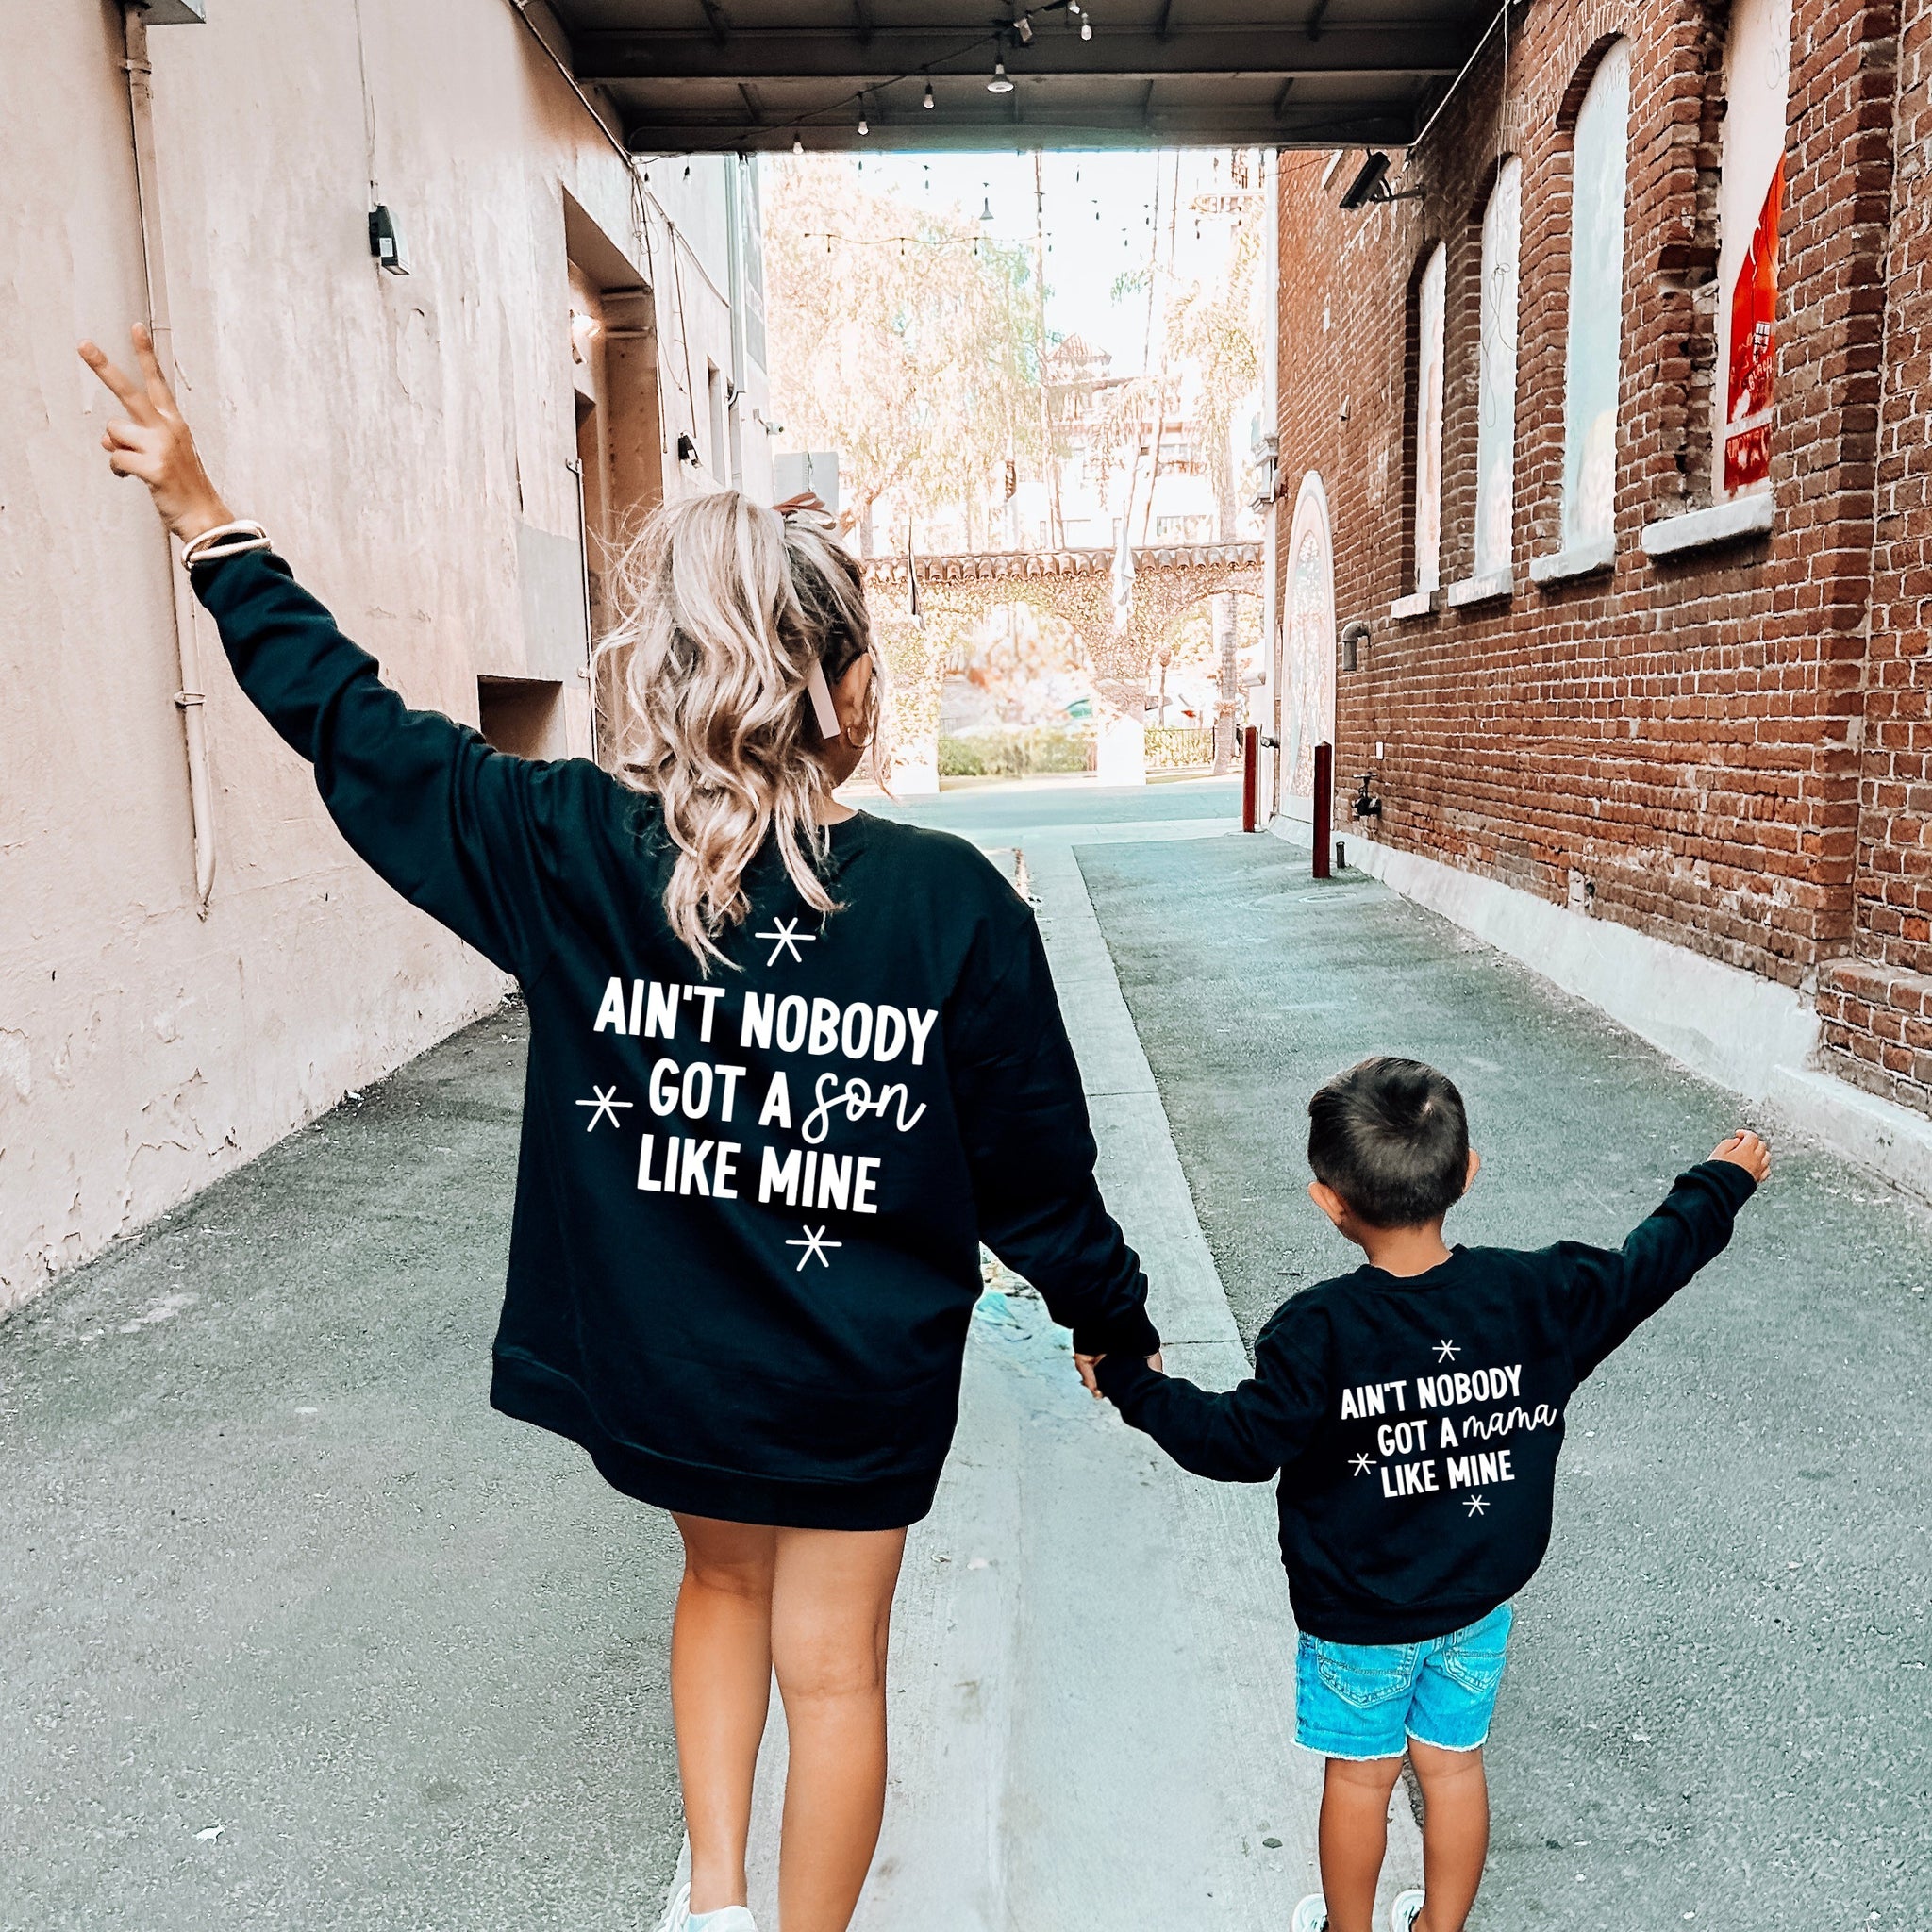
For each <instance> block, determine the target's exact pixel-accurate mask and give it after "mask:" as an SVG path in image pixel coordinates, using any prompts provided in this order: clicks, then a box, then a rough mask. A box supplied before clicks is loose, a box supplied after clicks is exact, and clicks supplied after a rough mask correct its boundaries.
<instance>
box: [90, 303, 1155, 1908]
mask: <svg viewBox="0 0 1932 1932" xmlns="http://www.w3.org/2000/svg"><path fill="white" fill-rule="evenodd" d="M134 342H135V350H136V354H137V357H138V358H139V361H140V366H141V372H142V374H141V377H140V378H139V379H135V378H131V377H129V376H127V375H125V374H124V373H122V372H121V371H119V370H118V369H116V368H115V367H114V366H113V364H112V363H110V362H109V361H108V358H107V357H106V356H105V355H103V354H102V352H101V351H100V350H99V349H98V348H96V347H95V346H94V345H93V344H92V343H83V344H82V345H81V355H82V357H83V358H84V359H85V360H86V361H87V362H88V364H89V366H90V367H91V368H92V369H93V370H94V372H95V373H96V374H97V375H99V376H100V377H101V379H102V380H103V381H104V382H106V383H107V385H108V388H109V389H111V390H112V391H113V392H114V394H115V396H116V397H117V398H118V399H119V401H120V402H121V404H122V405H123V407H124V408H125V417H123V418H122V419H120V420H117V421H115V422H114V423H112V424H110V425H109V426H108V431H107V434H106V436H105V437H104V438H103V442H104V444H105V446H106V448H107V450H108V456H109V458H110V461H111V466H112V468H113V469H114V470H115V471H116V472H117V474H119V475H126V476H137V477H139V478H141V479H142V481H143V482H144V483H146V484H147V485H148V487H149V489H150V490H151V491H153V494H154V500H155V505H156V508H157V509H158V511H159V513H160V515H161V517H162V518H163V520H164V521H165V522H166V523H167V525H168V526H169V527H170V528H171V529H172V530H173V531H174V532H175V535H176V536H177V537H179V538H180V539H182V541H183V542H184V544H185V545H186V546H187V547H186V551H185V558H186V560H187V562H188V564H189V567H190V571H191V575H192V581H193V585H194V589H195V592H196V594H197V595H198V596H199V597H200V598H201V600H202V602H203V603H204V604H205V605H206V606H207V607H208V610H209V611H210V612H212V613H213V616H214V618H215V621H216V623H217V624H218V625H219V626H220V628H221V634H222V641H223V644H224V646H225V649H226V651H227V654H228V658H229V661H230V663H231V664H232V665H233V667H234V670H235V675H236V676H237V678H238V679H239V680H240V682H241V685H242V690H243V691H246V692H247V694H248V696H249V697H250V698H251V699H252V700H253V701H254V703H255V704H256V705H257V706H258V707H259V708H260V709H261V711H262V712H263V714H264V715H265V716H266V717H267V718H268V720H269V722H270V723H271V724H273V725H274V726H275V729H276V731H278V732H279V733H280V734H281V736H282V737H283V738H284V739H285V740H286V741H288V742H289V743H290V744H291V746H292V747H293V748H294V749H295V750H296V751H297V752H299V753H301V754H302V755H303V756H304V757H306V758H308V759H309V760H310V761H311V762H312V763H313V765H314V767H315V774H316V783H317V786H318V789H319V790H320V791H321V793H322V796H323V800H324V802H325V805H326V806H327V808H328V810H329V812H330V814H331V816H332V817H333V818H334V819H335V822H336V824H338V825H339V826H340V827H341V831H342V834H343V836H344V837H345V838H346V839H347V840H348V841H349V842H350V844H351V845H352V846H354V847H355V849H356V850H357V851H358V853H359V854H360V855H361V856H362V857H363V858H365V859H366V860H367V861H368V862H369V864H370V865H372V866H373V867H374V868H375V870H376V871H377V872H378V873H379V874H381V875H382V876H383V877H384V878H386V879H387V880H388V881H389V882H390V883H391V885H393V886H394V887H395V888H396V889H397V891H400V892H402V893H403V894H404V895H405V896H406V897H407V898H408V899H409V900H410V901H411V902H412V903H413V904H415V905H417V906H419V907H421V908H423V909H424V910H425V911H427V912H429V913H431V914H432V915H433V916H434V917H436V918H437V919H440V920H441V921H442V922H443V924H446V925H448V926H449V927H450V928H451V929H452V930H454V931H455V932H457V933H458V934H460V935H461V936H462V937H463V938H464V939H465V940H467V941H469V942H470V943H471V944H473V945H475V947H477V948H478V949H479V950H480V951H482V952H483V953H485V954H486V955H488V956H489V958H491V959H493V960H494V961H495V962H496V963H497V964H498V965H499V966H501V967H503V968H504V969H505V970H506V971H507V972H510V973H513V974H516V975H517V977H518V978H519V979H520V980H521V981H522V983H523V986H524V991H525V996H526V998H527V1000H528V1004H529V1011H530V1058H529V1070H528V1078H527V1084H526V1089H525V1109H524V1126H523V1141H522V1151H521V1156H520V1161H519V1168H518V1176H517V1196H516V1208H515V1215H514V1219H513V1223H512V1229H511V1237H510V1256H509V1278H508V1292H507V1296H506V1300H505V1304H504V1311H503V1320H502V1325H501V1327H500V1329H499V1331H498V1334H497V1340H496V1347H495V1359H494V1376H493V1382H492V1387H491V1401H492V1402H493V1403H494V1404H495V1406H496V1407H498V1408H500V1409H502V1410H504V1411H505V1412H506V1413H507V1414H509V1415H512V1416H517V1417H520V1418H522V1419H523V1420H525V1421H526V1422H530V1423H534V1424H538V1425H539V1426H540V1427H543V1428H548V1429H552V1430H555V1431H557V1432H558V1433H559V1434H561V1435H564V1436H567V1437H569V1438H571V1439H572V1440H573V1441H576V1442H579V1443H581V1444H582V1445H583V1447H584V1448H585V1449H586V1450H588V1451H589V1452H590V1455H591V1458H592V1459H593V1460H594V1462H595V1463H596V1466H597V1468H598V1469H599V1470H600V1471H601V1472H602V1474H603V1475H604V1476H605V1478H606V1479H607V1480H608V1481H609V1482H610V1483H611V1484H613V1485H614V1486H615V1487H616V1488H618V1489H620V1490H622V1491H625V1493H626V1494H628V1495H631V1496H635V1497H637V1498H639V1499H641V1501H643V1502H646V1503H651V1504H655V1505H657V1506H658V1507H662V1508H665V1509H668V1510H670V1511H672V1512H673V1513H674V1515H675V1519H676V1522H677V1526H678V1529H679V1531H680V1532H681V1533H682V1536H683V1539H684V1548H685V1559H686V1563H685V1574H684V1581H683V1586H682V1589H681V1591H680V1592H679V1596H678V1604H677V1613H676V1620H675V1624H674V1628H673V1637H672V1662H671V1689H672V1710H673V1715H674V1719H675V1724H676V1730H677V1749H678V1766H679V1771H680V1774H681V1776H682V1780H683V1785H684V1801H685V1815H686V1819H687V1822H688V1824H689V1829H690V1835H691V1882H690V1886H689V1888H688V1890H682V1891H680V1893H679V1896H678V1897H677V1899H676V1900H675V1901H674V1903H673V1907H672V1910H671V1914H670V1918H669V1920H668V1924H669V1925H670V1926H671V1927H672V1928H673V1932H687V1928H691V1932H700V1928H701V1932H748V1928H749V1927H750V1926H751V1918H750V1914H749V1912H748V1911H747V1910H746V1909H745V1877H744V1857H745V1839H746V1834H747V1831H748V1829H749V1824H750V1815H751V1790H752V1770H753V1765H754V1762H755V1760H756V1758H757V1756H758V1740H759V1738H760V1736H761V1734H762V1732H763V1729H764V1723H765V1713H766V1702H767V1695H768V1690H769V1686H770V1682H771V1679H772V1676H773V1675H774V1674H776V1677H777V1680H778V1688H779V1693H780V1695H781V1696H782V1697H783V1699H784V1702H785V1712H786V1719H787V1724H788V1728H789V1731H790V1736H791V1765H790V1771H789V1774H788V1781H787V1787H786V1799H785V1816H784V1831H783V1844H782V1847H781V1855H780V1862H779V1887H778V1889H779V1909H780V1911H781V1913H782V1915H783V1919H784V1932H842V1928H843V1927H844V1926H845V1925H846V1924H847V1922H848V1921H849V1919H850V1917H851V1914H852V1910H853V1907H854V1906H855V1905H856V1903H857V1901H858V1893H859V1889H860V1887H861V1886H862V1884H863V1883H864V1879H865V1874H866V1870H867V1867H868V1866H869V1864H870V1862H871V1859H872V1855H873V1850H874V1845H875V1844H876V1841H877V1837H878V1828H879V1821H880V1814H881V1810H882V1807H883V1804H884V1796H885V1771H886V1701H885V1659H886V1637H887V1627H888V1622H889V1618H890V1614H891V1600H892V1592H893V1589H894V1586H895V1584H896V1582H897V1578H898V1572H899V1561H900V1555H901V1551H902V1549H903V1547H904V1544H905V1538H906V1529H907V1526H908V1524H912V1523H915V1522H917V1521H918V1520H919V1519H920V1518H921V1517H922V1516H924V1514H925V1513H926V1511H927V1510H928V1509H929V1508H930V1507H931V1505H932V1499H933V1491H934V1489H935V1487H936V1485H937V1483H938V1481H939V1475H940V1469H941V1463H942V1462H943V1460H944V1458H945V1455H946V1450H947V1447H948V1445H949V1443H950V1441H951V1438H952V1432H953V1424H954V1420H955V1415H956V1410H957V1404H958V1386H959V1372H960V1361H961V1357H962V1353H963V1350H964V1347H965V1341H966V1330H967V1324H968V1321H969V1318H970V1316H971V1313H972V1309H973V1305H974V1300H975V1298H976V1296H977V1294H978V1291H979V1260H978V1252H979V1243H980V1241H985V1242H986V1243H987V1244H988V1245H989V1246H990V1247H991V1248H992V1249H993V1250H994V1251H995V1252H996V1253H997V1254H998V1255H999V1256H1000V1257H1002V1258H1003V1259H1004V1260H1006V1261H1007V1262H1008V1263H1009V1264H1010V1265H1011V1266H1012V1267H1013V1268H1014V1269H1015V1270H1016V1271H1017V1272H1018V1273H1019V1274H1022V1275H1024V1277H1025V1278H1026V1279H1027V1280H1029V1281H1031V1282H1033V1283H1034V1284H1035V1285H1036V1286H1037V1287H1038V1288H1039V1290H1040V1291H1041V1294H1042V1295H1043V1296H1044V1297H1045V1300H1046V1304H1047V1307H1049V1308H1050V1309H1051V1310H1052V1312H1053V1314H1054V1316H1055V1318H1056V1320H1058V1321H1059V1322H1061V1323H1063V1324H1068V1325H1070V1326H1072V1327H1073V1329H1074V1346H1075V1347H1076V1349H1078V1350H1079V1351H1081V1352H1082V1353H1083V1354H1085V1355H1097V1354H1100V1353H1103V1352H1122V1353H1124V1352H1129V1351H1131V1352H1133V1353H1136V1354H1140V1355H1142V1356H1152V1355H1153V1354H1154V1352H1155V1350H1156V1348H1157V1347H1158V1338H1157V1336H1156V1334H1155V1332H1154V1329H1153V1327H1152V1326H1151V1325H1150V1324H1149V1322H1148V1319H1147V1315H1146V1310H1145V1301H1146V1284H1145V1281H1144V1279H1143V1277H1142V1275H1141V1271H1140V1264H1139V1262H1138V1261H1137V1259H1136V1257H1135V1256H1134V1254H1133V1252H1132V1251H1131V1250H1130V1249H1129V1248H1128V1247H1127V1246H1126V1244H1125V1242H1124V1241H1123V1240H1122V1238H1121V1232H1120V1229H1119V1228H1118V1227H1117V1226H1116V1225H1115V1224H1114V1223H1113V1222H1112V1221H1111V1220H1110V1219H1109V1218H1108V1214H1107V1211H1106V1209H1105V1208H1103V1206H1102V1204H1101V1201H1100V1196H1099V1193H1098V1191H1097V1190H1096V1188H1095V1186H1094V1180H1093V1158H1094V1147H1093V1141H1092V1138H1091V1134H1090V1132H1089V1130H1088V1124H1087V1114H1086V1108H1085V1104H1084V1101H1083V1098H1082V1095H1081V1091H1080V1084H1079V1076H1078V1072H1077V1069H1076V1068H1075V1066H1074V1058H1073V1054H1072V1051H1071V1049H1070V1048H1069V1046H1068V1044H1067V1038H1066V1033H1065V1030H1064V1028H1063V1026H1062V1024H1061V1023H1060V1017H1059V1011H1058V1006H1057V1005H1056V1002H1055V999H1054V992H1053V986H1052V983H1051V980H1050V979H1049V977H1048V974H1047V967H1046V960H1045V956H1044V953H1043V951H1042V949H1041V942H1040V937H1039V934H1038V932H1037V931H1036V929H1035V925H1034V922H1033V918H1032V915H1031V913H1030V912H1029V911H1028V910H1027V908H1026V907H1025V906H1024V904H1023V903H1022V901H1021V900H1020V899H1019V898H1018V897H1016V896H1015V894H1014V893H1013V892H1012V891H1011V890H1010V889H1009V888H1008V886H1007V884H1006V882H1005V881H1004V880H1003V879H1002V878H1001V877H1000V876H999V874H997V873H996V872H995V871H994V870H993V869H992V867H991V866H990V865H989V864H987V862H986V861H985V860H984V859H983V858H981V857H980V856H979V855H978V854H977V853H976V852H974V850H973V849H972V848H971V847H970V846H968V845H966V844H964V843H962V842H961V841H958V840H956V839H951V838H947V837H944V836H942V835H941V834H938V833H934V832H928V831H922V830H918V829H915V828H912V827H909V826H904V825H897V824H889V823H886V822H884V821H882V820H878V819H874V818H872V817H869V816H867V815H865V814H863V813H856V812H854V811H852V810H851V809H850V808H848V807H846V806H844V805H841V803H839V802H838V800H837V799H835V798H834V796H833V790H834V788H835V787H836V786H838V785H839V784H841V782H842V781H843V780H844V779H846V778H847V777H849V776H850V775H851V774H852V773H853V772H854V771H855V770H856V769H857V767H858V760H859V758H860V757H861V756H862V754H863V752H864V750H865V748H866V746H867V744H868V742H869V741H870V740H871V739H872V736H873V727H874V717H875V712H876V695H875V694H876V691H877V681H876V666H875V662H874V648H873V642H872V636H871V631H870V627H869V625H868V622H867V616H866V608H865V600H864V595H863V591H862V587H861V584H860V579H859V575H858V569H857V567H856V566H855V565H854V563H853V562H852V560H851V558H849V557H848V556H847V555H846V554H845V553H844V551H843V550H841V548H840V547H839V546H838V544H837V543H836V542H835V541H833V539H832V537H831V535H830V534H829V531H828V528H827V526H826V525H825V523H824V519H823V518H821V517H818V516H816V515H814V514H812V513H811V512H809V511H807V510H801V511H798V512H796V513H794V514H791V515H787V516H781V515H780V514H778V513H777V512H774V511H773V510H769V509H764V508H758V507H757V506H755V505H754V504H752V503H750V502H749V501H748V500H747V499H745V498H744V497H742V496H740V495H738V494H736V493H735V492H732V491H719V492H718V493H716V494H713V495H708V496H704V497H700V498H697V499H695V500H693V501H689V502H685V503H682V504H680V505H678V506H677V507H675V508H672V509H669V510H666V511H664V512H661V513H660V514H659V515H658V517H657V518H656V519H655V520H654V521H653V523H652V524H651V525H650V526H649V528H648V529H647V530H646V531H645V532H644V533H643V535H642V536H641V538H640V539H639V541H638V542H637V544H636V545H635V546H634V547H633V549H632V550H631V552H630V554H629V556H628V557H627V558H626V559H625V567H624V569H623V570H622V571H621V572H620V574H619V577H620V583H621V585H622V587H623V588H622V591H621V593H620V597H619V603H620V605H621V607H623V610H624V615H623V618H622V621H621V622H620V623H619V625H617V627H616V629H615V631H614V633H613V635H612V636H611V637H610V638H609V639H608V640H607V641H606V642H605V643H604V644H603V645H602V647H601V649H600V654H599V660H598V671H599V677H598V680H597V690H598V691H599V692H600V693H602V694H603V698H604V713H605V715H604V716H603V717H602V720H601V723H602V727H603V733H604V741H605V743H606V744H607V746H608V747H610V758H611V763H612V765H613V767H614V770H613V771H608V772H607V771H605V770H603V769H601V768H600V767H598V766H597V765H594V764H591V763H589V762H587V761H585V760H582V759H572V760H567V761H563V762H558V763H547V762H541V761H531V760H525V759H521V758H508V757H506V756H504V755H502V754H500V753H497V752H494V751H492V750H491V748H490V747H489V746H488V745H487V744H485V743H484V742H483V741H482V740H481V739H480V738H478V737H477V736H476V734H475V732H474V731H471V730H469V729H467V728H466V727H464V726H462V725H459V724H454V723H452V722H451V721H450V720H449V719H447V718H443V717H440V716H438V715H436V714H434V713H431V712H424V711H413V710H410V709H408V708H407V707H406V706H405V705H404V704H403V702H402V700H401V699H400V698H399V697H398V696H397V695H396V694H395V693H394V692H393V691H391V690H390V689H389V688H388V687H387V686H386V685H384V684H383V683H382V682H381V681H380V679H379V678H378V676H377V668H376V665H375V660H374V659H373V658H369V657H368V656H367V655H365V654H364V653H363V652H362V651H360V650H358V648H357V647H356V646H355V645H354V644H352V643H350V642H349V641H348V640H347V639H346V638H344V637H343V636H342V635H341V633H340V632H339V631H338V630H337V629H336V627H335V625H334V624H333V622H332V621H331V620H330V618H329V616H328V613H327V612H326V611H325V610H324V609H323V608H322V607H321V606H320V605H319V604H318V603H316V601H315V600H314V599H313V598H312V597H310V596H309V595H308V593H307V592H306V591H303V590H301V589H300V588H299V587H298V586H297V585H296V584H295V583H294V582H293V580H292V579H291V575H290V574H289V571H288V569H287V567H286V566H285V565H284V564H283V563H282V562H281V561H280V560H279V559H278V558H276V557H275V555H274V553H273V552H272V551H271V550H269V548H268V544H267V537H266V534H265V533H264V532H262V531H261V530H260V528H259V526H258V525H235V524H234V523H233V522H232V520H231V518H230V516H229V512H228V509H227V508H226V506H225V505H224V504H223V503H222V501H221V499H220V497H219V496H218V495H217V494H216V492H215V491H214V488H213V486H212V485H211V484H210V483H209V481H208V476H207V475H206V473H205V471H204V470H203V468H202V466H201V463H200V460H199V458H197V456H196V454H195V451H194V445H193V441H192V438H191V437H190V435H189V432H188V428H187V425H185V424H184V423H183V421H182V420H181V416H180V412H179V410H178V409H177V408H176V407H175V402H174V399H173V397H172V396H171V395H170V393H169V391H168V388H167V385H166V383H165V382H164V381H163V379H162V376H161V372H160V369H159V367H158V364H157V362H156V360H155V358H154V354H153V350H152V347H151V345H150V343H149V341H148V340H147V337H146V335H145V333H144V332H143V331H142V330H139V329H137V330H136V331H135V335H134Z"/></svg>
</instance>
